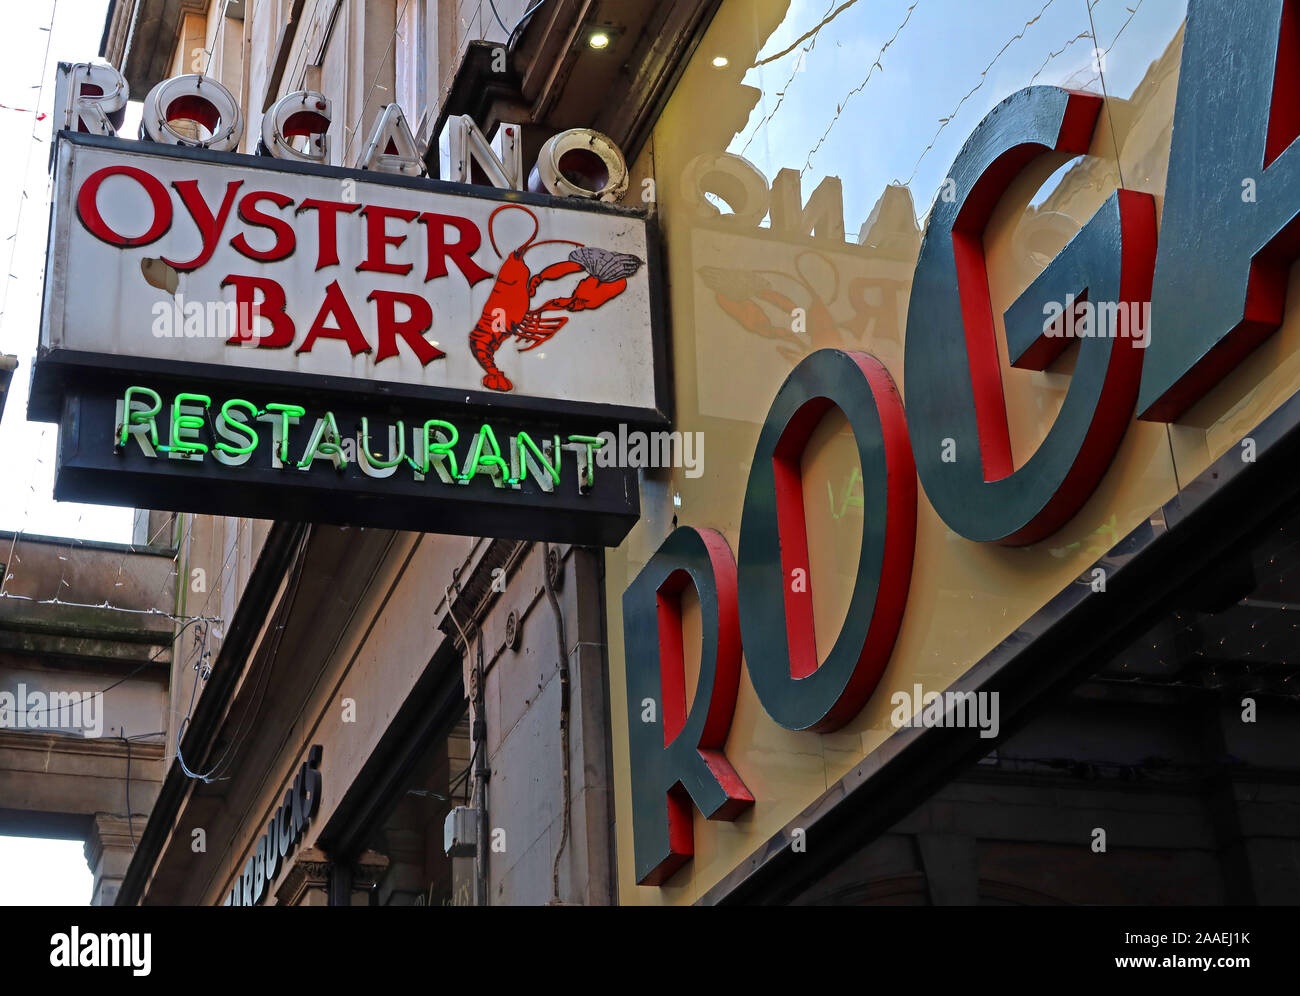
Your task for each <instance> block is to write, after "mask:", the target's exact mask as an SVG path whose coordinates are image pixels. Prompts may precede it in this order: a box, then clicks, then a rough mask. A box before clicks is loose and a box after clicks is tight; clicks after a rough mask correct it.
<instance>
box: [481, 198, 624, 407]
mask: <svg viewBox="0 0 1300 996" xmlns="http://www.w3.org/2000/svg"><path fill="white" fill-rule="evenodd" d="M510 208H514V209H515V210H518V211H523V212H525V213H526V214H527V215H528V216H529V217H530V218H532V219H533V234H532V235H531V236H529V238H528V239H527V240H526V241H525V242H524V243H523V244H521V245H520V246H519V248H517V249H515V250H514V251H513V252H511V253H510V254H509V255H507V256H506V257H505V258H504V260H503V261H502V263H501V269H500V270H499V271H498V272H497V279H496V283H495V284H493V286H492V290H491V292H490V293H489V294H488V298H487V302H486V303H485V304H484V305H483V313H482V314H481V315H480V316H479V320H478V322H477V323H476V324H475V325H474V328H473V329H472V330H471V331H470V334H469V348H470V352H471V353H473V354H474V359H475V360H477V361H478V365H479V366H481V367H482V368H483V370H484V371H485V373H484V376H483V386H484V387H486V388H488V389H490V390H493V391H509V390H512V389H513V388H514V384H512V383H511V382H510V379H509V378H508V377H507V376H506V375H505V374H504V373H502V372H501V370H500V369H498V367H497V365H496V359H495V357H496V353H497V350H498V349H500V348H501V344H502V343H504V342H505V341H506V339H508V338H510V337H511V336H514V337H515V339H516V340H518V341H519V342H520V343H527V345H521V346H520V347H519V351H520V352H521V353H526V352H527V351H528V350H530V349H536V348H537V347H538V346H540V345H541V344H542V343H544V342H546V340H547V339H549V338H551V336H553V335H555V333H556V332H558V331H560V329H561V328H563V327H564V324H565V323H566V322H567V321H568V320H569V319H568V317H567V316H551V317H546V316H544V314H543V313H544V312H547V311H591V310H592V309H594V308H599V307H600V306H601V305H602V304H604V303H605V302H606V301H609V300H611V299H613V298H615V297H618V295H619V294H621V293H623V291H624V290H626V289H627V278H628V277H629V276H631V275H632V274H633V273H635V272H636V271H637V269H638V268H639V267H640V266H641V263H642V261H641V260H640V259H638V258H637V257H636V256H632V255H629V254H628V253H623V252H613V251H611V250H609V249H599V248H597V247H595V246H586V245H583V244H582V243H581V242H574V241H572V240H571V239H543V240H542V241H540V242H537V241H534V240H535V239H536V238H537V233H538V229H539V223H538V221H537V215H535V214H533V212H532V211H530V210H529V209H528V208H526V207H524V206H523V205H522V204H503V205H502V206H501V207H499V208H497V209H496V210H495V211H493V212H492V215H491V217H490V218H489V219H488V238H489V239H490V240H491V242H492V249H493V251H495V252H496V254H497V256H498V258H499V257H500V256H501V250H500V249H498V248H497V241H496V235H495V233H494V231H493V225H494V223H495V222H496V217H497V215H498V214H500V213H501V212H502V211H505V210H507V209H510ZM555 243H564V244H566V245H571V246H577V248H576V249H574V250H573V251H572V252H571V253H569V257H568V259H567V260H565V261H563V262H560V263H552V264H551V265H550V266H547V267H545V268H544V269H543V270H541V271H540V272H539V273H538V274H537V275H536V276H533V274H532V273H531V271H530V270H529V269H528V264H527V263H525V262H524V255H525V254H526V253H528V252H530V251H532V250H533V249H536V248H537V247H538V246H544V245H551V244H555ZM579 272H585V273H586V274H587V276H585V277H583V278H582V280H580V281H579V282H578V286H577V287H575V288H574V289H573V293H572V294H571V295H569V296H568V297H553V298H551V299H550V300H548V301H547V302H546V303H544V304H542V305H540V306H539V307H536V308H533V307H531V305H532V299H533V295H534V294H536V293H537V289H538V288H539V287H540V286H541V285H542V284H543V283H544V282H546V281H548V280H559V279H560V278H561V277H566V276H568V275H570V274H572V273H579Z"/></svg>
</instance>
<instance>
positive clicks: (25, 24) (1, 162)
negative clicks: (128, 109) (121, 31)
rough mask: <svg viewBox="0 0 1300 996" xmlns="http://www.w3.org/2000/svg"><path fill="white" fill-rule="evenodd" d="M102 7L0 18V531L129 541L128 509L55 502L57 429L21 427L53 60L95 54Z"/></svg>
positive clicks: (46, 182)
mask: <svg viewBox="0 0 1300 996" xmlns="http://www.w3.org/2000/svg"><path fill="white" fill-rule="evenodd" d="M107 10H108V0H24V2H22V3H17V2H13V0H10V2H7V3H5V4H4V13H3V17H2V18H0V24H2V25H3V30H0V149H3V153H2V154H0V353H12V354H15V355H17V357H18V369H17V370H15V371H14V377H13V384H12V386H11V388H10V393H9V397H8V399H7V400H6V402H5V408H4V416H3V419H0V455H3V459H4V464H3V466H4V472H3V473H0V529H21V530H22V531H24V532H29V533H40V534H44V535H49V536H76V537H79V538H81V539H98V540H111V541H116V542H129V541H130V539H131V520H132V512H131V509H129V508H109V507H107V506H97V505H78V504H73V503H69V502H56V501H55V500H54V498H53V488H54V454H55V441H56V438H57V432H56V430H55V427H54V426H53V425H45V424H40V423H35V422H28V421H27V384H28V381H29V379H30V377H31V370H32V355H33V352H34V351H35V348H36V339H37V332H38V329H39V324H40V315H41V281H42V276H43V273H44V267H45V238H46V226H47V224H48V222H49V190H50V177H49V173H48V171H47V169H46V167H47V163H48V161H49V152H50V134H51V120H52V118H51V116H50V112H51V110H52V108H53V104H54V71H55V67H56V66H57V65H58V63H59V62H60V61H64V62H87V61H90V60H92V59H94V58H95V57H97V56H98V54H99V39H100V35H101V33H102V32H103V28H104V16H105V13H106V12H107ZM51 28H52V30H51ZM42 80H43V81H44V83H43V85H42ZM141 96H143V94H132V97H133V98H139V97H141ZM38 111H40V112H44V113H45V115H46V117H45V118H44V119H43V120H39V121H38V120H36V112H38ZM135 120H136V121H137V122H138V120H139V117H138V111H137V113H136V115H135ZM129 122H130V117H128V126H127V128H124V129H123V134H129V129H130V124H129ZM33 136H34V137H33Z"/></svg>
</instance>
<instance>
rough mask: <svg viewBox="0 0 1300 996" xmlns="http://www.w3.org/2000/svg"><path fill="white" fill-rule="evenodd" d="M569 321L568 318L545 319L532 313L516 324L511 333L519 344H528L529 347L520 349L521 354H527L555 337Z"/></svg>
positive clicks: (520, 347) (536, 313)
mask: <svg viewBox="0 0 1300 996" xmlns="http://www.w3.org/2000/svg"><path fill="white" fill-rule="evenodd" d="M568 320H569V319H568V316H561V317H553V318H544V317H542V315H541V314H539V313H538V312H536V311H530V312H528V313H527V314H526V315H524V317H523V319H522V320H521V321H519V322H516V323H515V325H514V326H513V327H512V328H511V329H510V332H511V334H512V335H513V336H514V337H515V338H516V339H517V340H518V341H519V342H521V343H522V342H526V343H528V345H527V346H519V347H518V350H519V352H521V353H526V352H528V351H529V350H530V349H536V348H537V347H538V346H540V345H541V344H542V343H544V342H545V341H546V340H547V339H549V338H551V336H553V335H555V333H556V332H558V331H560V329H562V328H563V327H564V324H565V322H567V321H568Z"/></svg>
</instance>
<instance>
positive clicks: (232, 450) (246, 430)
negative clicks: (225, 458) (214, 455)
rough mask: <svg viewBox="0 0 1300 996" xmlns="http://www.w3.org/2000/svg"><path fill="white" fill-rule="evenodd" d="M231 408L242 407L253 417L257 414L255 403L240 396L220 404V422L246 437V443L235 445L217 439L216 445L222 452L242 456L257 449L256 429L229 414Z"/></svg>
mask: <svg viewBox="0 0 1300 996" xmlns="http://www.w3.org/2000/svg"><path fill="white" fill-rule="evenodd" d="M232 408H234V409H242V410H243V411H246V412H248V415H249V417H250V418H255V417H256V416H257V405H255V404H253V403H252V402H251V401H244V400H243V399H242V398H231V399H230V400H229V401H227V402H226V403H225V404H224V405H222V406H221V424H222V425H224V426H226V427H227V428H230V429H233V430H234V431H235V432H237V433H241V434H242V435H244V436H245V437H246V438H247V439H248V443H247V445H244V446H235V445H233V444H231V443H227V442H224V441H221V440H218V441H217V443H216V447H217V449H219V450H220V451H221V452H222V453H229V454H231V455H233V456H242V455H243V454H245V453H252V452H253V450H255V449H257V430H256V429H254V428H253V427H252V426H251V425H249V424H248V423H247V422H244V421H241V420H240V419H237V418H235V417H234V416H233V415H231V414H230V410H231V409H232Z"/></svg>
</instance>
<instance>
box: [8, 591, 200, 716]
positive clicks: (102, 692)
mask: <svg viewBox="0 0 1300 996" xmlns="http://www.w3.org/2000/svg"><path fill="white" fill-rule="evenodd" d="M64 604H67V603H64ZM201 621H202V620H201V619H200V618H198V617H196V618H194V619H191V620H190V621H189V622H187V623H186V624H185V625H184V626H182V627H181V628H180V630H179V631H178V632H177V633H176V636H175V637H173V640H177V639H180V636H181V634H182V633H184V632H185V630H186V628H188V627H189V626H192V625H193V624H194V623H196V622H201ZM171 647H172V643H171V641H169V642H168V643H167V645H166V646H165V647H163V648H162V649H161V650H158V651H157V652H156V653H154V655H153V656H152V657H150V658H149V659H148V660H146V661H141V662H140V663H139V664H138V665H136V667H135V668H133V669H132V670H131V671H129V672H127V673H126V674H125V675H123V676H122V677H121V678H118V679H117V681H115V682H113V683H112V684H111V685H108V686H107V687H105V688H101V689H99V691H96V692H91V693H90V694H91V696H92V697H93V696H96V695H107V694H108V693H109V692H111V691H112V690H113V689H114V688H117V687H118V685H121V684H123V683H124V682H127V681H130V680H131V679H132V678H134V677H135V676H136V675H137V674H139V673H140V672H141V671H143V670H144V669H145V668H146V667H148V666H149V665H150V664H152V663H153V662H154V661H156V660H157V659H158V656H159V654H161V653H163V651H165V650H170V649H171ZM81 701H83V702H84V701H85V699H84V698H83V699H82V700H81ZM72 705H73V703H67V704H66V705H60V706H59V716H60V718H62V714H63V710H64V709H65V708H69V709H70V708H72ZM49 711H50V710H49V707H48V706H47V707H46V708H44V709H37V710H35V713H48V712H49ZM29 715H32V713H29ZM152 735H153V734H150V736H152Z"/></svg>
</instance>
